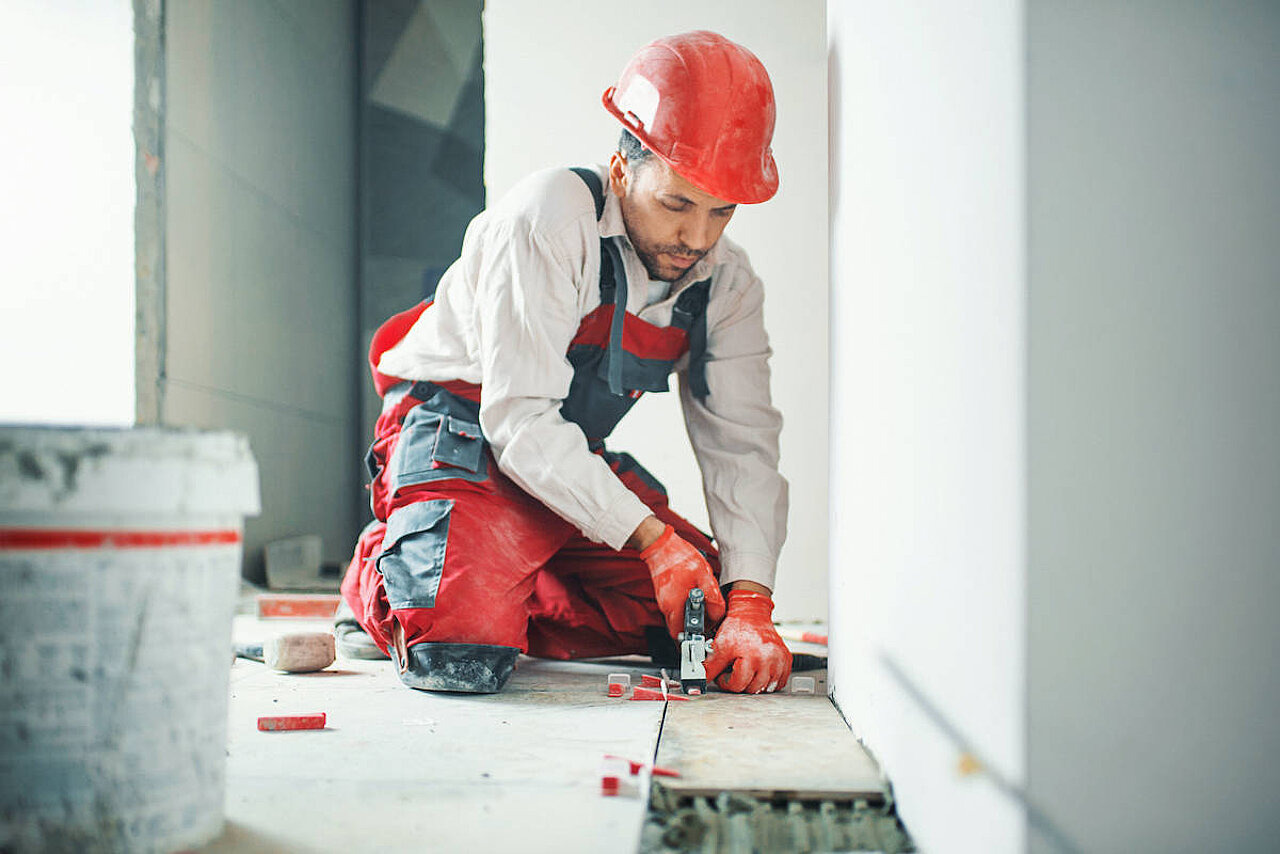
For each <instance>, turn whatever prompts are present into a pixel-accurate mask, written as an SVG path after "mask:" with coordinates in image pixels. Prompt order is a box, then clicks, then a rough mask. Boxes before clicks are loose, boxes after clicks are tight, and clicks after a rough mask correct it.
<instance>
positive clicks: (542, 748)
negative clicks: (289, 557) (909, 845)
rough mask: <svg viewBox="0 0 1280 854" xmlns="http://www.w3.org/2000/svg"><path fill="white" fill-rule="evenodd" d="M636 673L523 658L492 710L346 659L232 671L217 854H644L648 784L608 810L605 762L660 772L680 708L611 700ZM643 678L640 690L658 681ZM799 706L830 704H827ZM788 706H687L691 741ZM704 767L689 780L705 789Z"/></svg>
mask: <svg viewBox="0 0 1280 854" xmlns="http://www.w3.org/2000/svg"><path fill="white" fill-rule="evenodd" d="M326 628H328V622H327V621H323V622H322V621H302V620H287V621H286V620H271V621H264V620H258V619H257V618H255V617H251V616H245V615H242V616H238V617H237V618H236V628H235V634H236V638H237V640H242V641H244V640H255V639H257V640H260V639H262V638H265V637H268V636H270V635H271V634H273V633H280V632H283V631H293V630H309V629H326ZM637 665H639V661H638V660H637ZM625 669H626V668H620V667H619V666H618V665H617V664H613V665H608V666H604V665H599V664H591V663H562V662H550V661H542V660H537V659H530V658H522V659H521V660H520V663H519V665H518V667H517V669H516V672H515V674H514V675H513V676H512V678H511V681H510V682H509V683H508V685H507V687H506V689H505V690H504V691H503V692H502V693H500V694H496V695H488V696H477V695H449V694H432V693H425V692H421V691H412V690H409V689H407V688H405V687H404V686H403V685H401V684H400V681H399V679H398V678H397V677H396V675H395V673H394V672H393V669H392V666H391V664H390V662H386V661H379V662H368V661H355V660H347V659H342V658H340V659H339V660H338V661H337V662H336V663H335V664H334V665H333V666H332V667H331V668H330V669H328V670H326V671H322V672H320V673H314V674H295V675H286V674H279V673H274V672H272V671H270V670H268V669H267V668H266V667H265V666H264V665H262V664H259V663H256V662H250V661H244V660H238V661H236V663H235V664H234V665H233V667H232V671H231V700H230V725H229V730H228V759H227V763H228V765H227V825H226V829H225V831H224V833H223V834H222V836H221V837H219V838H218V839H217V840H216V841H215V842H214V843H212V844H211V845H209V846H208V847H207V848H206V849H205V850H206V851H209V852H230V851H236V852H259V851H261V852H266V851H271V852H324V851H335V852H337V851H341V852H351V851H360V850H372V849H375V848H376V849H379V850H383V851H388V850H389V851H400V850H431V851H439V852H450V851H459V852H463V851H465V852H468V854H473V853H474V852H488V851H508V850H521V851H523V852H538V851H547V852H553V851H554V852H575V851H583V852H599V851H634V850H636V847H637V845H638V844H639V840H640V834H641V829H642V826H643V823H644V819H645V814H646V810H647V784H646V783H645V782H643V780H639V779H638V780H637V785H635V786H634V787H631V788H630V790H629V791H626V792H624V794H623V795H622V796H619V797H602V796H601V794H600V776H601V763H602V759H603V757H604V755H605V754H613V755H617V756H623V757H627V758H630V759H634V760H637V761H643V762H650V761H652V759H653V757H654V756H655V752H656V751H657V748H658V744H659V735H660V733H661V731H662V725H663V712H664V707H665V705H666V704H664V703H661V702H632V701H628V700H618V699H611V698H609V697H607V696H606V695H605V690H604V685H605V681H606V674H607V673H609V672H617V671H620V670H625ZM630 672H632V674H633V676H632V678H633V684H634V683H638V682H639V675H640V673H642V672H645V671H644V668H643V667H640V666H637V667H636V668H634V669H632V670H631V671H630ZM818 675H819V676H820V677H821V676H823V675H824V674H822V673H819V674H818ZM822 690H823V688H822V687H819V691H822ZM793 699H794V700H795V701H797V702H804V703H808V704H826V703H827V701H826V700H825V698H823V697H822V696H817V697H800V696H796V697H794V698H793ZM711 700H714V701H715V702H714V703H710V702H707V701H711ZM780 702H783V703H785V702H786V698H783V697H737V696H730V695H708V696H707V697H705V698H702V700H701V701H698V700H695V701H692V702H688V703H679V704H674V705H678V706H679V707H680V710H681V713H682V714H681V717H682V718H683V719H685V720H687V721H690V724H689V731H690V732H694V731H701V730H696V728H695V724H697V725H698V726H701V727H702V729H703V730H705V729H706V728H707V722H708V719H709V718H710V717H713V716H716V715H721V714H731V715H732V717H733V723H732V724H731V725H729V727H728V728H729V729H730V730H732V729H734V726H736V727H737V730H736V733H729V735H731V736H733V737H734V738H745V739H751V738H752V737H753V735H752V733H751V732H750V729H751V725H752V721H753V720H759V721H760V722H761V726H762V727H767V726H770V725H773V726H776V721H777V710H778V704H779V703H780ZM753 703H756V704H758V706H757V707H758V708H759V711H760V713H761V714H760V715H759V716H755V715H753V711H752V706H751V704H753ZM702 709H705V710H706V713H705V714H703V715H701V716H699V715H698V714H697V712H698V711H699V710H702ZM318 711H323V712H325V713H326V714H327V716H328V721H327V726H326V727H325V729H323V730H319V731H310V732H306V731H304V732H273V733H264V732H259V731H258V730H257V728H256V722H257V718H258V716H260V715H266V714H282V713H290V712H318ZM691 712H692V713H693V714H690V713H691ZM802 717H803V716H802ZM700 718H701V723H700V724H698V721H699V719H700ZM770 721H773V722H774V723H773V724H770ZM824 726H826V727H830V728H831V730H830V731H827V732H826V735H825V736H824V737H823V738H822V739H819V740H817V743H814V744H812V745H811V746H810V749H812V750H815V751H819V752H827V751H829V749H830V739H831V738H835V739H847V742H844V744H845V746H846V747H850V746H852V747H853V748H855V749H856V750H857V751H858V752H859V753H860V748H857V742H856V739H854V737H853V736H852V734H850V733H849V732H848V730H847V729H844V727H843V725H842V724H841V723H840V722H839V718H838V717H836V716H834V715H832V716H830V719H829V721H827V722H826V723H825V724H824ZM744 729H745V730H747V731H746V732H744V731H743V730H744ZM761 734H763V730H762V733H761ZM810 740H812V739H810ZM824 742H825V743H826V745H827V746H825V747H824ZM712 752H714V750H713V751H712ZM677 755H678V754H677ZM860 762H861V760H858V761H855V762H853V763H851V766H853V765H857V766H858V767H857V768H854V767H850V769H849V770H850V774H851V775H853V777H856V778H858V779H862V780H864V781H866V780H871V781H872V782H878V771H876V769H875V766H874V763H871V762H870V759H869V758H867V759H866V762H865V763H861V764H859V763H860ZM693 765H694V763H690V766H691V767H690V768H689V769H688V770H689V771H690V772H691V773H695V774H696V771H697V769H696V768H694V767H693ZM868 769H869V770H868ZM859 775H860V776H859ZM868 775H870V776H868ZM748 782H749V781H748Z"/></svg>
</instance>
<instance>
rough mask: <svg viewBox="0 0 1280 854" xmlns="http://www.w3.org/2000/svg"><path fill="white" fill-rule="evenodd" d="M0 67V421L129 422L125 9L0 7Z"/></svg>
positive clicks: (33, 1) (94, 1) (129, 47)
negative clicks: (0, 191) (0, 122)
mask: <svg viewBox="0 0 1280 854" xmlns="http://www.w3.org/2000/svg"><path fill="white" fill-rule="evenodd" d="M0 63H3V66H4V71H3V73H0V115H3V116H4V130H3V132H0V187H3V198H2V199H0V390H3V393H0V421H26V422H45V423H49V422H56V423H81V424H83V423H91V424H132V423H133V407H134V401H133V397H134V381H133V374H134V363H133V307H134V295H133V292H134V266H133V200H134V193H135V188H134V181H133V161H134V150H133V129H132V125H131V120H132V116H133V7H132V4H131V3H130V2H129V0H109V2H102V0H63V2H58V3H48V2H43V0H6V2H5V3H3V4H0Z"/></svg>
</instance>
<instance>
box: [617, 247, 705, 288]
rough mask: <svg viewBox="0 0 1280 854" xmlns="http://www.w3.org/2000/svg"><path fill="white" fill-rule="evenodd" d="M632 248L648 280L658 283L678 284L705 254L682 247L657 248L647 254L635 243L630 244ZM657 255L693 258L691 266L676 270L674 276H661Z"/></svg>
mask: <svg viewBox="0 0 1280 854" xmlns="http://www.w3.org/2000/svg"><path fill="white" fill-rule="evenodd" d="M631 246H632V248H634V249H635V250H636V255H637V256H639V258H640V263H641V264H644V268H645V270H646V271H648V273H649V278H650V279H654V280H656V281H659V282H678V281H679V280H680V279H682V278H684V276H685V274H686V273H688V272H689V271H690V270H692V269H693V267H694V265H696V264H697V263H698V262H699V261H701V260H702V259H703V257H704V256H705V255H706V254H707V253H706V252H696V253H695V252H690V251H689V250H688V249H686V248H684V247H683V246H658V247H655V248H654V251H652V252H649V251H647V250H644V249H641V248H640V247H639V246H636V244H635V241H632V242H631ZM659 255H679V256H682V257H685V258H693V259H694V261H693V264H691V265H689V266H688V267H686V268H685V269H683V270H676V271H675V274H674V275H663V274H662V270H661V268H660V267H659V264H660V262H659V260H658V256H659Z"/></svg>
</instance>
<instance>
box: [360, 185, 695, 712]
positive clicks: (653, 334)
mask: <svg viewBox="0 0 1280 854" xmlns="http://www.w3.org/2000/svg"><path fill="white" fill-rule="evenodd" d="M573 171H574V172H576V173H577V174H578V176H579V177H580V178H582V180H583V181H584V182H585V183H586V184H587V186H588V187H589V188H590V189H591V193H592V195H593V197H594V199H595V204H596V218H597V219H599V217H600V216H601V214H602V212H603V210H604V189H603V186H602V184H601V181H600V178H599V177H598V176H597V175H596V174H594V173H592V172H590V171H588V170H585V169H574V170H573ZM600 242H601V252H600V261H601V263H600V306H599V307H598V308H596V309H595V310H594V311H592V312H590V313H589V314H588V315H587V316H586V317H584V318H583V319H582V322H581V324H580V325H579V328H578V331H577V334H576V335H575V336H574V338H573V341H572V342H571V343H570V345H569V350H568V353H567V358H568V360H569V362H570V364H571V365H572V366H573V370H574V374H573V380H572V382H571V384H570V389H569V394H568V396H567V397H566V398H565V400H564V402H563V404H562V405H561V408H560V413H561V415H562V416H563V417H564V418H565V419H566V420H568V421H572V422H574V423H575V424H577V425H578V426H579V427H581V428H582V432H583V433H584V434H585V435H586V438H587V442H588V444H589V446H590V448H591V450H592V451H594V452H595V453H598V454H600V455H602V456H603V457H604V459H605V460H606V461H607V462H608V463H609V465H610V468H611V469H612V470H613V471H614V473H615V474H616V475H617V476H618V478H619V479H620V480H621V481H622V483H623V484H625V485H626V486H627V487H628V488H629V489H630V490H631V491H632V492H634V493H635V494H636V495H637V496H638V497H639V498H640V499H641V500H642V501H643V502H644V503H645V504H646V505H648V506H649V508H650V510H652V512H653V513H654V515H656V516H657V517H658V518H659V519H661V520H662V521H664V522H667V523H668V524H671V525H673V526H674V527H675V529H676V532H677V533H678V534H679V535H680V536H681V537H683V538H684V539H686V540H687V541H689V542H690V543H691V544H693V545H694V546H695V547H696V548H698V549H699V550H701V551H702V552H703V553H704V554H706V555H707V557H708V559H709V561H710V563H711V566H712V568H713V570H714V571H715V572H716V573H717V574H718V573H719V562H718V558H717V555H716V550H715V547H714V546H713V545H712V543H711V541H710V540H709V539H708V538H707V536H706V535H705V534H703V533H702V532H700V531H698V530H697V529H696V528H695V527H694V526H693V525H691V524H690V523H689V522H687V521H686V520H684V519H683V518H681V517H680V516H677V515H676V514H675V513H673V512H672V511H671V509H670V508H669V507H668V506H667V496H666V491H665V490H664V489H663V487H662V485H661V484H660V483H658V482H657V481H656V480H655V479H654V478H653V477H652V475H650V474H649V473H648V472H646V471H645V470H644V469H643V468H641V467H640V465H639V464H638V463H636V461H635V460H634V459H633V458H632V457H631V456H630V455H628V454H620V453H614V452H611V451H608V450H606V449H605V447H604V439H605V438H606V437H607V436H608V435H609V433H610V432H612V430H613V428H614V427H615V426H616V425H617V423H618V422H619V421H620V420H621V418H622V416H623V415H625V414H626V413H627V411H628V410H629V409H630V408H631V407H632V406H633V405H634V404H635V402H636V400H637V399H639V397H640V396H641V395H642V394H643V393H644V392H647V391H667V389H668V385H667V384H668V378H669V375H670V374H671V371H672V369H673V368H674V366H675V364H676V362H677V361H678V360H679V359H680V358H681V357H682V356H684V355H685V354H686V353H688V354H689V372H690V373H689V379H690V385H691V388H692V390H693V392H694V394H695V395H697V396H699V397H705V396H706V395H707V393H708V389H707V384H706V380H705V372H704V364H703V363H704V359H705V357H706V308H707V298H708V293H709V290H710V285H711V280H710V279H705V280H703V281H700V282H696V283H694V284H691V285H689V286H688V287H687V288H685V290H684V291H683V292H682V293H681V294H680V296H679V297H677V299H676V304H675V309H674V312H673V315H672V322H671V325H670V326H668V327H660V326H654V325H653V324H650V323H648V322H646V321H644V320H641V319H640V318H639V317H637V316H635V315H633V314H629V313H627V311H626V304H627V281H626V274H625V272H624V268H623V265H622V259H621V256H620V254H619V251H618V248H617V246H616V245H615V244H614V242H613V240H611V239H608V238H602V239H601V241H600ZM430 309H431V301H430V300H428V301H426V302H424V303H422V304H420V305H418V306H415V307H414V308H412V309H410V310H408V311H406V312H402V313H401V314H398V315H396V316H395V317H392V318H391V319H390V320H388V321H387V322H386V323H384V324H383V325H382V327H381V328H380V329H379V330H378V331H377V333H376V334H375V336H374V339H373V344H372V347H371V348H370V354H369V358H370V364H371V367H372V369H373V376H374V382H375V384H376V385H377V388H378V391H379V393H380V394H381V395H382V396H383V408H382V414H381V415H380V416H379V418H378V422H377V427H376V430H375V441H374V444H373V446H372V448H371V449H370V451H369V455H368V458H367V463H368V468H369V475H370V478H371V483H370V489H371V491H372V497H371V504H372V508H373V513H374V516H375V517H376V520H375V521H374V522H372V523H370V524H369V525H368V526H367V527H366V528H365V530H364V531H363V532H362V534H361V535H360V539H359V541H358V543H357V545H356V551H355V556H354V558H353V559H352V562H351V565H350V567H349V569H348V570H347V573H346V577H345V579H344V581H343V584H342V594H343V596H344V598H345V599H346V602H347V604H349V605H350V606H351V608H352V610H353V611H354V612H355V614H356V617H357V619H358V620H359V622H360V624H361V626H362V627H363V628H364V629H365V631H367V632H368V633H369V635H370V636H371V637H372V638H373V639H374V641H375V642H376V643H377V644H378V645H379V646H380V647H382V648H383V649H384V650H387V651H388V652H389V653H390V654H391V655H392V656H393V657H398V656H396V653H395V651H394V647H393V645H392V631H393V627H394V623H395V622H398V623H399V624H400V626H401V628H402V630H403V636H404V639H405V645H406V647H407V651H408V655H407V658H408V660H407V661H400V662H399V664H400V671H401V673H400V676H401V679H402V680H403V681H404V682H405V683H406V684H407V685H409V686H411V687H414V688H422V689H426V690H440V691H467V692H491V691H497V690H498V689H499V688H501V687H502V685H503V683H505V682H506V680H507V677H508V676H509V675H510V674H511V671H512V669H513V668H514V666H515V661H516V656H517V655H518V654H519V653H520V652H522V651H527V652H529V653H530V654H532V655H536V656H542V657H546V658H561V659H564V658H590V657H597V656H608V655H625V654H631V653H641V652H645V651H647V650H648V649H649V641H648V640H647V638H646V635H647V634H651V633H652V632H654V631H655V630H658V631H662V632H663V633H664V634H665V630H664V629H662V627H663V626H664V621H663V618H662V615H661V613H660V612H659V611H658V607H657V603H656V602H655V601H654V593H653V584H652V582H651V581H650V578H649V572H648V569H647V567H646V566H645V564H644V562H643V561H642V560H641V559H640V556H639V553H638V552H636V551H634V550H632V549H623V550H621V551H614V550H613V549H612V548H610V547H608V546H606V545H602V544H599V543H595V542H592V541H590V540H588V539H586V538H585V537H584V536H582V534H581V532H579V531H578V529H577V528H575V527H574V526H573V525H571V524H569V523H568V522H566V521H565V520H563V519H561V518H560V517H559V516H557V515H556V514H555V513H553V512H552V511H551V510H550V509H549V508H547V507H546V506H545V505H543V504H542V503H540V502H539V501H538V500H537V499H536V498H534V497H533V496H531V495H529V494H528V493H526V492H525V491H524V490H522V489H521V488H520V487H519V486H517V485H516V484H515V483H513V482H512V481H511V480H510V479H509V478H507V477H506V475H504V474H503V473H502V472H501V471H500V470H499V469H498V466H497V464H496V463H495V461H494V458H493V455H492V453H491V452H490V450H489V447H488V443H487V441H486V440H485V438H484V436H483V434H482V433H481V430H480V395H481V387H480V386H478V385H474V384H471V383H466V382H461V381H455V382H409V381H404V380H400V379H398V378H396V377H390V376H387V375H385V374H382V373H380V372H379V371H378V370H377V365H378V361H379V359H380V358H381V356H382V354H383V353H384V352H386V351H387V350H388V349H390V348H391V347H392V346H394V345H395V344H396V343H398V342H399V341H400V340H401V339H402V338H403V337H404V336H405V334H406V333H407V332H408V331H409V329H410V328H411V327H412V326H413V324H414V322H415V321H417V319H418V318H419V317H420V316H421V315H422V313H423V312H424V311H430Z"/></svg>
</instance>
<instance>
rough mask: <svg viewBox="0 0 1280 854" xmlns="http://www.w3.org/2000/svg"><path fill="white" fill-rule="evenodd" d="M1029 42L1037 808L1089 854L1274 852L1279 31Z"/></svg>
mask: <svg viewBox="0 0 1280 854" xmlns="http://www.w3.org/2000/svg"><path fill="white" fill-rule="evenodd" d="M1027 38H1028V57H1029V69H1028V70H1029V92H1028V105H1029V117H1030V123H1029V209H1028V215H1029V231H1030V255H1029V288H1030V290H1029V300H1030V305H1029V341H1030V354H1029V358H1030V361H1029V385H1028V388H1029V416H1028V418H1029V420H1028V435H1029V477H1030V491H1029V502H1030V510H1029V545H1030V552H1029V577H1028V597H1029V614H1028V617H1029V661H1028V672H1029V710H1028V711H1029V743H1028V750H1029V779H1030V791H1031V795H1032V798H1033V799H1034V800H1035V801H1036V802H1038V803H1039V804H1041V805H1042V806H1044V807H1045V808H1046V810H1047V811H1048V812H1049V814H1050V817H1051V818H1052V819H1053V820H1054V821H1055V822H1056V823H1057V824H1058V825H1059V826H1060V827H1062V828H1063V829H1064V830H1065V831H1066V832H1067V833H1068V835H1069V836H1071V837H1072V838H1074V839H1075V841H1076V843H1077V844H1079V845H1080V846H1081V847H1082V849H1083V850H1086V851H1090V852H1109V851H1115V852H1121V851H1124V852H1133V851H1169V852H1172V851H1208V850H1214V851H1227V850H1230V851H1261V850H1274V845H1275V844H1276V838H1277V834H1280V811H1277V810H1276V809H1275V803H1276V800H1275V799H1276V795H1275V793H1276V792H1277V791H1278V790H1280V766H1278V765H1277V764H1276V761H1275V760H1276V757H1277V756H1280V715H1277V714H1276V711H1275V710H1276V709H1277V708H1278V707H1280V667H1277V666H1276V661H1277V656H1278V655H1280V621H1278V620H1277V619H1276V616H1275V610H1276V608H1277V606H1278V605H1280V533H1278V527H1280V525H1278V523H1280V449H1278V448H1277V439H1280V169H1277V154H1278V153H1280V62H1277V61H1276V56H1277V54H1276V45H1277V44H1280V6H1278V5H1276V4H1274V3H1262V2H1257V3H1243V2H1230V3H1214V4H1207V3H1187V2H1182V3H1165V2H1138V3H1124V4H1116V3H1104V2H1091V3H1083V4H1082V3H1079V2H1075V0H1071V2H1066V0H1032V1H1031V2H1030V3H1029V4H1028V30H1027ZM1032 850H1033V851H1053V850H1056V849H1055V848H1054V847H1053V846H1051V845H1049V844H1047V843H1046V842H1045V841H1044V840H1043V839H1040V840H1036V841H1034V842H1033V845H1032Z"/></svg>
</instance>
